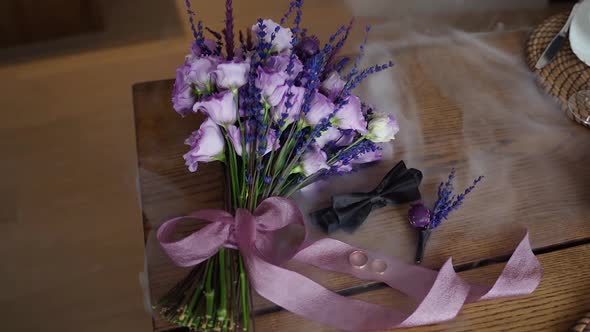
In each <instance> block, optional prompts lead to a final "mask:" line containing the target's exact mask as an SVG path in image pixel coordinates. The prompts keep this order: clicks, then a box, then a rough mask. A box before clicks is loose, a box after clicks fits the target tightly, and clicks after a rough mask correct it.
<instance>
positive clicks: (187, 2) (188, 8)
mask: <svg viewBox="0 0 590 332" xmlns="http://www.w3.org/2000/svg"><path fill="white" fill-rule="evenodd" d="M184 3H185V5H186V12H187V14H188V20H189V22H190V24H191V31H192V32H193V36H194V37H195V40H198V39H199V33H198V32H197V29H196V28H195V18H194V16H195V12H194V11H193V9H192V8H191V0H185V2H184Z"/></svg>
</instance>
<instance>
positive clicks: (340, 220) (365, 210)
mask: <svg viewBox="0 0 590 332" xmlns="http://www.w3.org/2000/svg"><path fill="white" fill-rule="evenodd" d="M420 182H422V172H421V171H419V170H417V169H414V168H411V169H407V168H406V164H405V163H404V162H403V161H400V162H399V163H398V164H397V165H395V167H393V169H391V171H389V173H387V175H386V176H385V178H383V181H381V183H380V184H379V185H378V186H377V188H375V189H374V190H372V191H370V192H368V193H351V194H344V195H336V196H332V206H331V207H329V208H325V209H321V210H318V211H315V212H313V213H311V218H312V220H313V222H314V223H315V224H317V225H318V226H319V227H320V228H321V229H322V230H323V231H324V232H326V233H332V232H334V231H336V230H338V229H342V230H344V231H346V232H354V231H355V230H357V229H358V228H359V227H360V226H361V225H362V224H363V222H364V221H365V220H366V219H367V217H368V216H369V214H370V213H371V211H373V210H374V209H379V208H382V207H384V206H386V205H388V204H403V203H407V202H412V201H417V200H419V199H420V198H421V196H420V190H419V189H418V187H419V186H420Z"/></svg>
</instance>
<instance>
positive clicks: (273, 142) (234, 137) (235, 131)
mask: <svg viewBox="0 0 590 332" xmlns="http://www.w3.org/2000/svg"><path fill="white" fill-rule="evenodd" d="M227 131H228V133H229V139H230V141H231V143H232V145H233V147H234V150H235V151H236V154H237V155H238V156H240V157H241V156H242V132H241V130H240V128H238V127H236V126H229V127H228V128H227ZM266 139H267V141H266V142H267V145H266V151H265V153H264V154H265V155H266V154H267V153H269V152H271V151H273V150H274V151H276V150H278V149H279V148H280V147H281V143H280V142H279V140H278V139H277V136H276V134H275V132H274V130H269V134H268V136H267V138H266ZM246 150H250V143H246Z"/></svg>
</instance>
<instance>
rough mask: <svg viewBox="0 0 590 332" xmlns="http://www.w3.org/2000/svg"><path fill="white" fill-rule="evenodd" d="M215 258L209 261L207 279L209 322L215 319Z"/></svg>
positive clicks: (207, 314)
mask: <svg viewBox="0 0 590 332" xmlns="http://www.w3.org/2000/svg"><path fill="white" fill-rule="evenodd" d="M214 264H215V263H214V260H213V259H209V260H208V261H207V280H206V281H205V299H206V316H205V318H206V322H205V324H208V323H209V322H210V321H212V320H213V307H214V306H215V288H213V270H214V269H215V267H214V266H213V265H214Z"/></svg>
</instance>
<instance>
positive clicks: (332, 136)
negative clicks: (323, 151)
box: [315, 126, 342, 148]
mask: <svg viewBox="0 0 590 332" xmlns="http://www.w3.org/2000/svg"><path fill="white" fill-rule="evenodd" d="M341 137H342V133H341V132H340V130H338V128H336V127H334V126H331V127H329V128H328V129H327V130H324V131H322V135H321V136H320V137H318V138H316V139H315V143H316V144H317V145H318V146H319V147H320V148H323V147H324V146H326V145H327V144H328V143H330V142H336V141H338V140H339V139H340V138H341Z"/></svg>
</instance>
